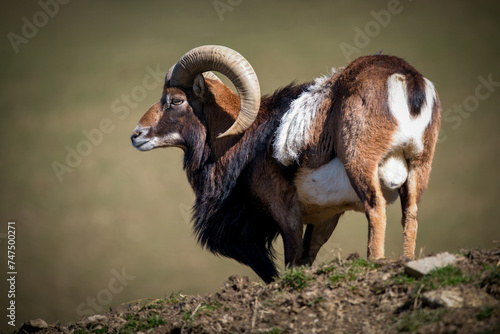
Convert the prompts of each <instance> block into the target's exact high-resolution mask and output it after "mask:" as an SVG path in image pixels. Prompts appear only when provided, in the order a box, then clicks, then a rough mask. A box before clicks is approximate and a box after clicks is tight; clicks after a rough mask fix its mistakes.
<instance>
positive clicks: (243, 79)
mask: <svg viewBox="0 0 500 334" xmlns="http://www.w3.org/2000/svg"><path fill="white" fill-rule="evenodd" d="M206 71H217V72H220V73H222V74H223V75H225V76H226V77H227V78H228V79H229V80H231V82H232V83H233V85H234V87H236V90H237V91H238V95H239V96H240V112H239V114H238V117H237V118H236V121H235V122H234V123H233V125H232V126H231V127H230V128H229V130H227V131H226V132H224V133H223V134H221V135H219V136H218V137H217V138H222V137H226V136H234V135H237V134H240V133H242V132H244V131H245V130H246V129H248V128H249V127H250V126H251V125H252V123H253V122H254V121H255V118H256V117H257V113H258V111H259V107H260V86H259V80H258V79H257V75H256V74H255V71H254V70H253V68H252V66H251V65H250V63H249V62H248V61H247V60H246V59H245V58H243V56H242V55H240V54H239V53H238V52H236V51H234V50H232V49H230V48H227V47H225V46H218V45H205V46H200V47H197V48H194V49H192V50H191V51H188V52H187V53H186V54H185V55H184V56H182V58H181V59H180V60H179V62H178V63H177V64H176V65H175V67H174V69H173V71H172V76H171V77H170V85H171V86H185V87H191V86H192V85H193V81H194V78H195V77H196V76H197V75H198V74H200V73H203V72H206Z"/></svg>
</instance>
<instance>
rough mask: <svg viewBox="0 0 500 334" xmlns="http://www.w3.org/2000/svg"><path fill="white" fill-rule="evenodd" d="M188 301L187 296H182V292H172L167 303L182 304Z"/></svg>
mask: <svg viewBox="0 0 500 334" xmlns="http://www.w3.org/2000/svg"><path fill="white" fill-rule="evenodd" d="M184 300H186V296H183V295H181V292H180V291H179V292H172V293H171V294H170V296H169V297H168V298H167V301H168V302H169V303H171V304H179V303H180V302H182V301H184Z"/></svg>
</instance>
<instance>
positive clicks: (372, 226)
mask: <svg viewBox="0 0 500 334" xmlns="http://www.w3.org/2000/svg"><path fill="white" fill-rule="evenodd" d="M353 166H356V167H355V168H354V167H353ZM345 167H346V172H347V175H348V176H349V179H350V181H351V185H352V187H353V188H354V190H355V191H356V193H357V194H358V196H359V198H360V199H361V202H362V203H363V206H364V209H365V215H366V218H367V219H368V247H367V248H368V250H367V256H368V258H369V259H370V260H376V259H380V258H383V257H384V246H385V227H386V214H385V208H386V200H385V198H384V195H383V193H382V187H381V185H380V181H379V178H378V168H377V163H376V162H370V161H359V162H355V163H352V164H351V165H346V166H345Z"/></svg>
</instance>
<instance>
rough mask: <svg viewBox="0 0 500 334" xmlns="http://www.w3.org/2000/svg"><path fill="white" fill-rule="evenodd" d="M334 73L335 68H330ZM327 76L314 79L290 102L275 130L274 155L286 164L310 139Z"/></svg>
mask: <svg viewBox="0 0 500 334" xmlns="http://www.w3.org/2000/svg"><path fill="white" fill-rule="evenodd" d="M332 72H333V73H335V70H334V69H333V70H332ZM327 79H328V77H326V76H323V77H320V78H317V79H316V80H314V84H312V85H311V86H309V87H307V89H306V90H305V91H304V92H302V94H300V95H299V97H298V98H297V99H295V100H294V101H293V102H292V103H291V104H290V109H288V111H287V112H286V113H285V114H284V115H283V118H282V119H281V123H280V126H279V127H278V130H277V131H276V138H275V140H274V144H273V149H274V157H275V158H276V159H277V160H278V161H279V162H280V163H282V164H283V165H285V166H288V165H290V164H291V163H292V162H293V161H297V160H298V158H299V156H300V153H301V152H302V150H303V149H304V148H305V147H306V146H307V145H308V144H309V142H310V141H311V131H312V126H313V124H314V119H315V118H316V114H317V111H318V109H319V107H320V106H321V103H322V102H323V99H324V97H325V92H324V89H323V88H324V83H325V81H326V80H327Z"/></svg>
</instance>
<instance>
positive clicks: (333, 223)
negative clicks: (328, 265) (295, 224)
mask: <svg viewBox="0 0 500 334" xmlns="http://www.w3.org/2000/svg"><path fill="white" fill-rule="evenodd" d="M341 215H342V214H341V213H339V214H337V215H335V216H333V217H332V218H330V219H327V220H325V221H324V222H321V223H316V224H314V225H313V224H309V225H307V227H306V232H305V234H304V240H303V242H302V259H301V264H303V265H311V264H312V263H313V262H314V260H315V259H316V256H317V255H318V252H319V250H320V248H321V247H322V246H323V245H324V244H325V242H327V241H328V239H330V236H331V235H332V233H333V231H334V230H335V228H336V227H337V224H338V222H339V218H340V216H341Z"/></svg>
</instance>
